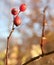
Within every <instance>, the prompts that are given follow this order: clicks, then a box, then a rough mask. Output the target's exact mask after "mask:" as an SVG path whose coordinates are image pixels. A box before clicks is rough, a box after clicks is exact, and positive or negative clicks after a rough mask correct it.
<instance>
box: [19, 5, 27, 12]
mask: <svg viewBox="0 0 54 65" xmlns="http://www.w3.org/2000/svg"><path fill="white" fill-rule="evenodd" d="M25 10H26V4H21V5H20V11H22V12H24V11H25Z"/></svg>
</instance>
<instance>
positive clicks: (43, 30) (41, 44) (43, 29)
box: [40, 6, 48, 54]
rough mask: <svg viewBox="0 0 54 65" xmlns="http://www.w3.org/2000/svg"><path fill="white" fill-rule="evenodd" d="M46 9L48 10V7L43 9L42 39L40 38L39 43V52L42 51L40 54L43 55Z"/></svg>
mask: <svg viewBox="0 0 54 65" xmlns="http://www.w3.org/2000/svg"><path fill="white" fill-rule="evenodd" d="M47 8H48V7H47V6H46V7H45V8H44V10H43V22H42V24H43V28H42V37H41V43H40V46H41V50H42V54H44V51H43V41H44V39H43V37H45V12H46V9H47Z"/></svg>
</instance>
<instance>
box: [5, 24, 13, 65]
mask: <svg viewBox="0 0 54 65" xmlns="http://www.w3.org/2000/svg"><path fill="white" fill-rule="evenodd" d="M13 31H14V23H13V26H12V30H11V32H10V34H9V36H8V37H7V48H6V63H5V64H6V65H8V51H9V39H10V37H11V35H12V33H13Z"/></svg>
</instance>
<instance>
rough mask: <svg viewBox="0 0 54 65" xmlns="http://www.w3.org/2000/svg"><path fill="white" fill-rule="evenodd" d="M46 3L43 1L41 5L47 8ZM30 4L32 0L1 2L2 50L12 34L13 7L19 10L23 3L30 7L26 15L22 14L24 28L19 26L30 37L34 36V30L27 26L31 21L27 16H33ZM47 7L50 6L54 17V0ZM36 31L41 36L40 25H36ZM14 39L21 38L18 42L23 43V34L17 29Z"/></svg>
mask: <svg viewBox="0 0 54 65" xmlns="http://www.w3.org/2000/svg"><path fill="white" fill-rule="evenodd" d="M22 1H23V2H22ZM46 1H47V0H42V3H40V4H42V5H44V6H45V5H46ZM29 2H30V0H0V50H1V49H2V48H5V47H6V41H7V36H8V35H9V33H10V32H9V31H10V30H11V25H12V20H13V18H12V17H13V16H12V15H11V12H10V11H11V8H12V7H16V8H18V7H19V6H20V4H21V3H26V4H27V6H28V7H27V10H26V11H25V12H24V13H22V14H20V16H21V18H22V20H23V22H22V24H21V25H22V26H19V28H20V29H24V30H25V31H26V33H27V34H28V36H29V37H31V36H32V34H33V32H32V30H30V29H29V28H28V27H26V24H27V23H29V21H30V19H29V18H28V17H27V16H26V15H28V14H31V10H30V9H29V7H30V5H29ZM40 4H38V5H40ZM47 5H48V6H49V9H48V12H49V13H50V14H51V15H54V0H50V2H49V3H47ZM22 16H23V17H22ZM27 29H28V30H27ZM34 30H35V32H36V34H37V35H38V36H40V35H41V30H39V24H38V23H37V24H34ZM39 31H40V32H39ZM13 37H15V38H19V41H18V42H19V43H22V39H21V38H22V34H21V33H20V32H18V31H17V29H16V30H15V31H14V33H13Z"/></svg>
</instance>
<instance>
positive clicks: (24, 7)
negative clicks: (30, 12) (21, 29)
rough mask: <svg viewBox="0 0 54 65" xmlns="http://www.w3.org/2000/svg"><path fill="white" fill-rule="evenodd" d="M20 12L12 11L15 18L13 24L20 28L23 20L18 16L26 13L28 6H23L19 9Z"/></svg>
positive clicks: (14, 9)
mask: <svg viewBox="0 0 54 65" xmlns="http://www.w3.org/2000/svg"><path fill="white" fill-rule="evenodd" d="M19 9H20V11H18V10H17V9H16V8H13V9H12V10H11V13H12V15H13V16H14V20H13V23H14V25H16V26H18V25H20V24H21V18H20V17H19V16H18V14H19V13H20V12H24V11H25V10H26V4H21V5H20V7H19Z"/></svg>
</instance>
